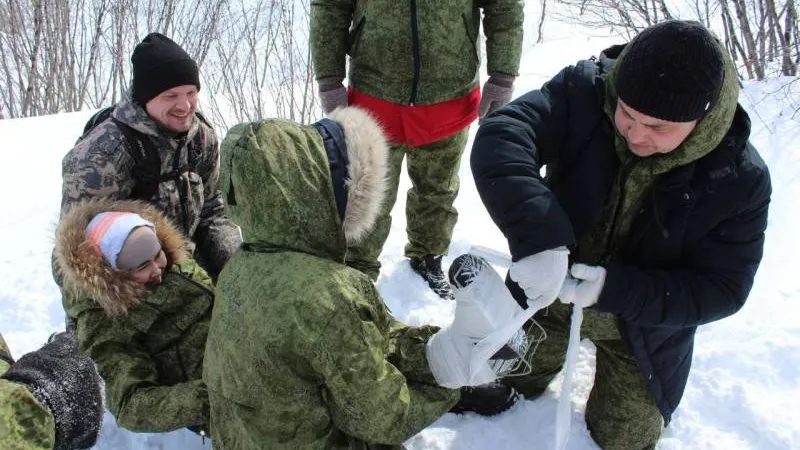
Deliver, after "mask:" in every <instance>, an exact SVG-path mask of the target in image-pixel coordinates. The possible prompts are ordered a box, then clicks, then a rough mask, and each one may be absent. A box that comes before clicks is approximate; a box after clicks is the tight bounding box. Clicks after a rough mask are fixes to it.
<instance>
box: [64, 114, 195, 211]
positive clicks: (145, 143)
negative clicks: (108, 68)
mask: <svg viewBox="0 0 800 450" xmlns="http://www.w3.org/2000/svg"><path fill="white" fill-rule="evenodd" d="M114 108H115V105H111V106H106V107H105V108H103V109H101V110H100V111H97V112H96V113H95V114H94V115H93V116H92V117H91V118H89V120H88V121H87V122H86V125H85V126H84V127H83V134H81V137H80V138H78V142H80V141H81V140H83V139H85V138H86V136H88V135H89V133H91V131H92V130H94V129H95V128H96V127H97V126H98V125H100V124H101V123H103V122H105V121H106V120H112V121H113V122H114V124H116V125H117V128H119V130H120V131H121V132H122V135H123V136H124V138H125V142H126V144H127V145H124V146H123V147H125V150H127V152H128V154H129V155H130V156H131V158H133V170H132V171H131V175H132V176H133V179H134V181H135V182H136V184H135V185H134V187H133V191H131V194H130V198H131V199H135V200H147V201H149V200H151V199H152V198H153V196H155V195H156V193H157V192H158V185H159V183H161V182H162V181H168V180H178V179H180V176H181V173H183V172H184V171H186V170H195V167H196V166H197V161H198V160H199V158H200V153H202V142H191V143H190V145H189V148H188V150H189V151H188V155H187V161H188V167H180V166H178V165H177V163H176V164H175V165H174V166H173V169H172V170H171V171H169V173H166V174H162V173H161V156H160V155H159V153H158V150H157V149H156V148H155V147H154V146H153V143H152V141H150V139H148V138H147V137H146V136H143V135H142V134H141V133H140V132H138V131H136V130H134V129H133V128H131V127H130V126H129V125H128V124H126V123H123V122H121V121H119V120H117V119H115V118H114V117H113V116H112V115H111V112H112V111H114ZM195 114H196V115H197V117H198V119H200V121H201V122H203V123H204V124H206V125H207V126H211V125H210V124H209V122H208V120H206V118H205V117H204V116H203V115H202V114H200V113H199V112H195ZM198 138H199V139H200V140H202V136H201V133H198ZM195 141H197V139H196V140H195ZM176 156H178V155H176Z"/></svg>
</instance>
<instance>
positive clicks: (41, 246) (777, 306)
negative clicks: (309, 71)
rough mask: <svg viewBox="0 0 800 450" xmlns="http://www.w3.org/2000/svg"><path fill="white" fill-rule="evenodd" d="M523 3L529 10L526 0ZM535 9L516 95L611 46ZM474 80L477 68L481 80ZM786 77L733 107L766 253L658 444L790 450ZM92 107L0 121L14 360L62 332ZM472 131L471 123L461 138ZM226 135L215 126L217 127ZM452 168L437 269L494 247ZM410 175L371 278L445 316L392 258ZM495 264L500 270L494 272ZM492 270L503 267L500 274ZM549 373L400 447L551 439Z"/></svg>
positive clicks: (792, 316)
mask: <svg viewBox="0 0 800 450" xmlns="http://www.w3.org/2000/svg"><path fill="white" fill-rule="evenodd" d="M529 9H530V7H529ZM536 19H537V17H535V16H534V15H529V17H528V18H527V19H526V33H527V32H528V31H531V32H530V33H528V35H527V36H526V42H525V45H524V51H523V60H522V66H521V70H520V77H519V78H518V80H517V83H516V84H515V96H517V95H521V94H523V93H525V92H527V91H529V90H531V89H536V88H538V87H540V86H541V85H542V83H543V82H545V81H546V80H548V79H549V78H550V77H552V76H553V75H555V74H556V73H557V72H558V71H559V70H560V69H561V68H563V67H564V66H566V65H569V64H574V63H575V62H576V61H578V60H580V59H585V58H587V57H589V56H592V55H596V54H598V53H599V52H600V51H601V50H602V49H603V48H605V47H607V46H608V45H610V44H613V43H618V42H621V40H620V39H616V38H612V37H608V36H609V34H604V33H602V32H598V31H586V30H581V29H580V28H579V27H575V26H572V25H565V24H558V23H551V22H548V23H547V24H546V27H545V40H544V42H543V43H541V44H536V45H534V44H533V42H532V41H533V40H534V39H532V38H531V37H532V36H531V35H532V34H533V32H532V30H535V25H534V23H535V20H536ZM484 79H485V76H484ZM792 81H794V80H792V79H785V78H784V79H769V80H767V81H764V82H745V83H744V87H743V90H742V93H741V95H740V103H742V105H743V106H744V107H745V109H746V110H747V111H748V112H749V113H750V117H751V120H752V122H753V124H752V125H753V130H752V134H751V142H752V143H753V144H754V145H755V147H756V148H757V149H758V150H759V152H760V153H761V155H762V157H763V158H764V159H765V161H766V162H767V165H768V166H769V168H770V171H771V174H772V186H773V197H772V204H771V207H770V217H769V225H768V229H767V240H766V246H765V252H764V259H763V261H762V264H761V268H760V270H759V272H758V274H757V276H756V282H755V285H754V287H753V290H752V292H751V294H750V297H749V299H748V301H747V303H746V304H745V306H744V307H743V308H742V309H741V311H739V312H738V313H737V314H735V315H733V316H731V317H729V318H726V319H723V320H721V321H718V322H715V323H713V324H709V325H706V326H702V327H700V328H699V329H698V332H697V337H696V344H695V350H694V362H693V368H692V372H691V374H690V377H689V381H688V385H687V388H686V392H685V395H684V397H683V400H682V402H681V404H680V406H679V407H678V410H677V412H676V413H675V415H674V416H673V421H672V423H671V424H670V426H669V427H667V428H666V429H665V430H664V433H663V435H662V438H661V441H660V442H659V444H658V446H657V449H658V450H682V449H693V450H695V449H759V450H762V449H763V450H773V449H774V450H785V449H800V427H798V426H797V424H798V423H800V408H798V407H797V403H798V402H800V325H798V321H799V320H800V319H798V317H800V315H799V314H798V313H800V306H799V305H798V303H797V302H798V301H800V276H798V273H797V272H798V269H799V268H800V265H798V264H796V263H795V262H794V260H795V258H796V256H797V255H800V239H798V238H797V236H796V233H797V230H798V229H800V211H798V208H797V206H796V205H797V199H798V198H800V151H798V149H797V144H795V143H796V142H800V114H798V113H796V110H797V109H798V102H797V100H798V99H800V92H798V89H797V88H796V87H795V86H794V85H795V84H797V83H792ZM93 112H94V111H82V112H77V113H70V114H60V115H53V116H44V117H37V118H27V119H7V120H0V136H2V139H0V155H2V160H3V164H2V165H0V192H3V193H5V195H6V197H5V198H6V200H5V203H4V210H5V211H4V212H3V214H2V215H1V216H0V274H2V275H1V276H0V332H2V333H3V336H4V337H5V339H6V341H7V342H8V344H9V346H10V348H11V351H12V353H13V354H14V356H15V357H19V356H21V355H22V354H24V353H25V352H28V351H31V350H35V349H36V348H38V347H39V346H41V345H42V344H43V343H44V342H45V341H46V339H47V337H48V335H49V334H50V333H52V332H53V331H58V330H62V329H63V327H64V317H63V310H62V308H61V302H60V294H59V292H58V289H57V288H56V285H55V283H54V282H53V280H52V276H51V271H50V254H51V250H52V246H53V232H54V230H55V226H56V222H57V220H58V210H59V203H60V192H61V158H62V157H63V155H64V154H65V153H66V152H67V151H68V150H69V149H70V148H71V147H72V145H73V144H74V142H75V139H77V137H78V136H79V135H80V132H81V130H82V129H83V124H84V123H85V122H86V120H87V119H88V118H89V117H90V116H91V115H92V113H93ZM476 128H477V125H476V124H473V125H472V128H471V135H474V132H475V130H476ZM220 133H224V130H220ZM470 148H471V140H470V142H469V143H468V145H467V153H466V154H465V158H464V161H463V163H462V165H461V169H460V176H461V190H460V193H459V196H458V199H457V200H456V208H457V209H458V210H459V213H460V216H459V221H458V224H457V225H456V228H455V231H454V235H453V242H452V244H451V246H450V250H449V254H448V255H447V256H446V257H445V259H444V264H443V265H444V267H445V270H446V268H447V266H448V265H449V264H450V262H451V261H452V260H453V259H454V258H455V257H456V256H458V255H460V254H462V253H465V252H467V251H469V249H470V247H471V246H472V245H479V246H484V247H489V248H492V249H495V250H498V251H502V252H506V251H507V245H506V243H505V240H504V239H503V236H502V235H501V234H500V232H499V231H498V230H497V228H496V227H495V226H494V224H493V223H492V221H491V219H490V218H489V217H488V215H487V213H486V212H485V210H484V208H483V205H482V204H481V202H480V199H479V197H478V194H477V192H476V190H475V186H474V183H473V181H472V175H471V173H470V170H469V164H468V156H467V155H468V152H469V149H470ZM409 187H410V182H409V180H408V179H407V178H406V177H405V176H404V177H403V178H402V179H401V186H400V193H401V195H399V198H398V202H397V204H396V205H395V208H394V210H393V219H394V220H393V224H392V230H391V234H390V236H389V239H388V241H387V244H386V246H385V248H384V251H383V253H382V255H381V262H382V263H383V265H384V267H383V269H382V273H381V276H380V278H379V279H378V281H377V284H378V288H379V290H380V292H381V294H382V295H383V297H384V300H385V302H386V304H387V305H388V306H389V308H390V309H391V311H392V312H393V313H394V314H395V316H396V317H397V319H399V320H401V321H403V322H405V323H407V324H409V325H421V324H434V325H445V324H447V323H448V322H449V321H450V320H452V314H453V307H454V304H453V302H449V301H445V300H441V299H439V298H438V297H437V296H436V295H435V294H433V293H432V292H431V291H430V290H428V289H427V286H426V285H425V283H424V281H422V279H421V278H419V277H417V276H416V275H415V274H414V273H413V272H412V270H411V268H410V267H409V265H408V262H407V260H406V259H405V258H404V257H403V246H404V245H405V239H406V236H405V218H404V210H405V198H404V195H402V193H403V192H405V191H406V190H407V189H408V188H409ZM497 269H498V270H501V269H502V268H500V267H497ZM501 274H502V275H504V273H501ZM593 375H594V347H593V345H592V344H591V342H589V341H584V342H582V344H581V348H580V351H579V355H578V361H577V367H576V371H575V373H574V381H573V386H572V391H571V392H570V393H569V394H570V397H571V407H572V413H571V414H572V427H571V429H570V435H569V442H568V445H567V448H568V449H573V450H578V449H580V450H583V449H596V448H598V447H597V446H596V445H595V444H594V443H593V442H592V440H591V438H590V436H589V432H588V431H587V429H586V422H585V420H584V418H583V413H584V410H585V406H586V399H587V397H588V395H589V391H590V389H591V385H592V379H593ZM561 379H562V376H559V377H558V378H557V379H556V380H555V381H554V382H553V383H552V384H551V386H550V388H549V389H548V390H547V391H546V392H545V394H544V395H542V396H541V397H540V398H538V399H536V400H533V401H522V402H519V403H518V404H516V405H515V406H514V407H513V408H512V409H510V410H509V411H506V412H505V413H503V414H500V415H498V416H495V417H491V418H485V417H481V416H478V415H475V414H464V415H455V414H449V413H448V414H445V415H444V416H442V417H441V418H440V419H439V420H437V421H436V422H435V423H433V424H432V425H430V426H429V427H428V428H426V429H424V430H422V431H421V432H420V433H419V434H417V435H416V436H414V437H412V438H410V439H409V440H408V441H407V442H406V446H407V447H408V448H409V449H411V450H421V449H435V450H439V449H440V450H445V449H458V450H462V449H463V450H472V449H475V450H478V449H492V450H504V449H509V450H511V449H519V448H527V449H550V448H553V440H554V427H555V425H554V424H555V408H556V404H557V402H558V398H559V396H560V395H563V394H564V393H562V390H561ZM105 419H106V420H105V423H104V426H103V429H102V431H101V436H100V439H99V441H98V444H97V446H96V447H95V448H96V449H102V450H106V449H125V450H156V449H173V448H180V449H187V450H199V449H209V448H212V444H211V442H210V440H208V439H206V440H205V442H203V441H202V440H201V439H200V438H199V437H197V436H195V435H193V434H192V433H190V432H188V431H176V432H172V433H165V434H145V433H131V432H128V431H126V430H123V429H120V428H119V427H117V426H116V424H115V423H114V420H113V417H111V415H110V414H109V413H106V417H105Z"/></svg>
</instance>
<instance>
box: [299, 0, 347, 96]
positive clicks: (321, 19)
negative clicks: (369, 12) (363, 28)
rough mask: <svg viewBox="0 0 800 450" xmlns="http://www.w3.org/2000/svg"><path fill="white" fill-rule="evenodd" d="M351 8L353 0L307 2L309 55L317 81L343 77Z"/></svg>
mask: <svg viewBox="0 0 800 450" xmlns="http://www.w3.org/2000/svg"><path fill="white" fill-rule="evenodd" d="M354 8H355V2H354V1H353V0H312V1H311V32H310V41H311V58H312V60H313V64H314V75H315V77H316V79H317V80H319V79H321V78H329V77H337V78H342V79H344V78H345V59H346V57H347V47H348V43H347V40H348V36H349V28H350V22H351V21H352V20H353V9H354Z"/></svg>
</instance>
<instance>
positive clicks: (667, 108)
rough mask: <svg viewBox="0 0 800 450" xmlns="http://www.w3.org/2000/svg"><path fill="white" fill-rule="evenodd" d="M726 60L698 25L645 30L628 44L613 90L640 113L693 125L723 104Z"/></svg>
mask: <svg viewBox="0 0 800 450" xmlns="http://www.w3.org/2000/svg"><path fill="white" fill-rule="evenodd" d="M724 74H725V60H724V58H723V56H722V51H721V49H720V47H719V44H717V42H716V39H715V38H714V36H713V35H712V34H711V33H710V32H709V31H708V29H706V28H705V27H704V26H703V25H702V24H700V23H699V22H692V21H681V20H670V21H667V22H661V23H658V24H656V25H653V26H651V27H649V28H646V29H645V30H643V31H642V32H641V33H639V34H638V35H637V36H636V37H634V38H633V40H632V41H631V42H630V44H628V46H627V48H626V52H625V54H624V56H623V57H622V59H621V61H619V64H618V66H617V67H616V76H615V78H614V87H616V89H617V95H618V96H619V98H620V99H622V101H623V102H625V103H626V104H627V105H629V106H630V107H631V108H633V109H635V110H636V111H638V112H640V113H642V114H645V115H648V116H651V117H655V118H657V119H662V120H668V121H670V122H691V121H693V120H696V119H700V118H701V117H703V116H704V115H706V114H707V113H708V112H709V111H711V110H712V109H713V108H714V106H715V105H716V103H717V100H718V99H719V93H720V90H721V89H722V81H723V78H724Z"/></svg>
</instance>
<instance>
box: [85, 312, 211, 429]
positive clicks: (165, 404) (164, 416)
mask: <svg viewBox="0 0 800 450" xmlns="http://www.w3.org/2000/svg"><path fill="white" fill-rule="evenodd" d="M77 330H78V342H79V345H80V350H81V353H83V354H85V355H87V356H89V357H90V358H92V359H93V360H94V361H95V363H96V364H97V368H98V370H99V372H100V375H101V376H102V377H103V379H104V380H105V382H106V402H107V406H108V409H109V410H110V411H111V413H112V414H114V417H115V418H116V420H117V423H118V424H119V425H120V426H122V427H124V428H127V429H129V430H131V431H138V432H151V433H152V432H166V431H172V430H176V429H179V428H183V427H186V426H189V425H201V424H205V423H206V422H207V420H208V419H207V418H208V393H207V392H206V386H205V384H204V383H203V381H202V380H194V381H189V382H184V383H176V384H174V385H171V386H163V385H162V383H159V381H158V379H159V373H158V370H157V368H156V364H155V361H154V360H153V359H152V358H151V357H150V356H149V355H148V353H147V352H146V351H145V349H144V348H142V347H140V346H139V345H137V341H138V339H137V337H136V335H137V333H139V331H138V329H136V328H135V327H134V326H131V325H130V323H125V322H123V321H121V320H117V321H112V320H110V319H109V318H107V317H106V316H105V313H104V312H103V311H102V310H100V309H99V308H97V309H91V310H87V311H84V312H83V313H82V314H80V316H79V317H78V325H77ZM111 374H113V376H109V375H111Z"/></svg>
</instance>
